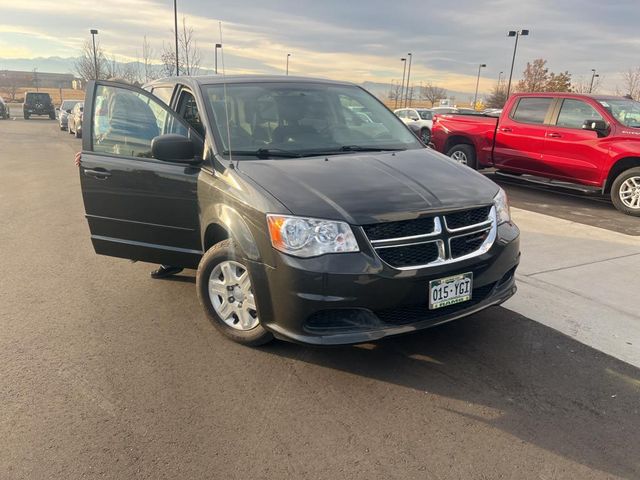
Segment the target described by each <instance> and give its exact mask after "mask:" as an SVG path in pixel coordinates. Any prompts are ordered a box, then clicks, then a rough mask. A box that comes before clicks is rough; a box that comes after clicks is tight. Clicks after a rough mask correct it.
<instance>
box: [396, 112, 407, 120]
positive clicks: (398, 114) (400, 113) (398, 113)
mask: <svg viewBox="0 0 640 480" xmlns="http://www.w3.org/2000/svg"><path fill="white" fill-rule="evenodd" d="M396 115H397V116H398V117H399V118H407V111H406V110H398V111H397V112H396Z"/></svg>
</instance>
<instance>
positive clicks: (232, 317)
mask: <svg viewBox="0 0 640 480" xmlns="http://www.w3.org/2000/svg"><path fill="white" fill-rule="evenodd" d="M246 263H247V262H246V260H245V259H244V258H242V254H241V252H240V250H239V249H238V248H237V247H236V245H235V244H234V242H233V241H232V240H229V239H227V240H223V241H222V242H220V243H217V244H216V245H214V246H213V247H211V248H210V249H209V250H208V251H207V253H205V254H204V256H203V257H202V260H201V261H200V265H199V266H198V272H197V274H196V288H197V291H198V298H199V299H200V304H201V305H202V307H203V308H204V311H205V313H206V315H207V317H208V318H209V321H210V322H211V323H212V324H213V326H214V327H216V328H217V329H218V330H219V331H220V332H222V333H223V334H224V335H225V336H227V337H229V338H230V339H231V340H234V341H236V342H238V343H242V344H244V345H249V346H252V347H255V346H258V345H263V344H265V343H267V342H270V341H271V340H272V339H273V335H272V334H271V333H270V332H268V331H267V330H265V329H264V327H263V326H262V325H261V324H260V319H259V317H258V310H257V306H256V300H255V296H254V288H255V286H254V285H253V284H252V282H251V276H250V274H249V270H248V269H247V266H246Z"/></svg>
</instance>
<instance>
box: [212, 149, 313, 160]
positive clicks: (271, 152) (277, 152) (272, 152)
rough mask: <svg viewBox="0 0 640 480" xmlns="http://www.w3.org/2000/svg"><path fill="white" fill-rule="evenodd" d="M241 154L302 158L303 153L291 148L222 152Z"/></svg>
mask: <svg viewBox="0 0 640 480" xmlns="http://www.w3.org/2000/svg"><path fill="white" fill-rule="evenodd" d="M229 153H231V154H232V155H240V156H251V157H257V158H260V159H267V158H270V157H279V158H300V157H302V155H300V154H299V153H296V152H292V151H290V150H283V149H280V148H258V149H257V150H231V152H229V150H225V151H224V152H222V154H223V155H229Z"/></svg>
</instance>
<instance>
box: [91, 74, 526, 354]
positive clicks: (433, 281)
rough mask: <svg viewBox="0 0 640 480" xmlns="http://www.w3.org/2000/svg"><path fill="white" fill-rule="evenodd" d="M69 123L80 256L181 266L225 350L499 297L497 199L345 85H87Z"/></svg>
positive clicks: (504, 239)
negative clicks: (83, 233) (77, 159)
mask: <svg viewBox="0 0 640 480" xmlns="http://www.w3.org/2000/svg"><path fill="white" fill-rule="evenodd" d="M360 112H364V113H366V117H367V118H366V119H364V117H363V115H360V114H359V113H360ZM84 122H85V125H84V130H85V131H84V136H83V153H82V155H83V156H82V165H81V168H80V175H81V185H82V194H83V198H84V204H85V209H86V218H87V220H88V223H89V228H90V231H91V240H92V242H93V245H94V248H95V250H96V252H97V253H99V254H103V255H110V256H115V257H122V258H128V259H132V260H140V261H146V262H155V263H162V264H168V265H175V266H181V267H185V268H194V269H197V278H196V285H197V293H198V296H199V299H200V301H201V303H202V305H203V307H204V311H205V313H206V314H207V316H208V317H209V319H210V320H211V322H212V323H213V325H215V326H216V327H217V328H218V329H220V331H222V332H223V333H224V334H225V335H227V336H228V337H230V338H232V339H234V340H236V341H238V342H241V343H244V344H247V345H259V344H262V343H265V342H267V341H269V340H270V339H272V338H273V337H278V338H283V339H288V340H293V341H297V342H303V343H310V344H320V345H331V344H346V343H359V342H365V341H370V340H375V339H379V338H382V337H385V336H388V335H395V334H401V333H407V332H411V331H415V330H419V329H423V328H426V327H430V326H433V325H436V324H440V323H443V322H447V321H450V320H454V319H457V318H460V317H463V316H466V315H469V314H472V313H474V312H477V311H479V310H482V309H484V308H486V307H489V306H493V305H498V304H500V303H502V302H504V301H505V300H507V299H508V298H509V297H511V296H512V295H513V294H514V293H515V291H516V286H515V276H514V274H515V269H516V267H517V265H518V262H519V258H520V250H519V231H518V228H517V227H516V226H515V225H514V224H513V222H512V221H511V218H510V213H509V207H508V204H507V199H506V196H505V194H504V192H503V191H502V190H501V189H500V188H499V187H498V186H497V185H496V184H495V183H493V182H491V181H490V180H488V179H487V178H485V177H483V176H482V175H480V174H478V173H477V172H475V171H473V170H471V169H470V168H467V167H465V166H463V165H460V164H458V163H456V162H454V161H453V160H451V159H450V158H448V157H446V156H444V155H441V154H439V153H436V152H434V151H433V150H431V149H429V148H426V147H425V145H424V144H423V143H421V142H420V141H419V140H418V139H417V138H416V137H415V136H414V135H413V134H412V133H411V131H410V130H409V129H408V128H407V127H406V126H405V125H404V124H403V123H402V122H401V121H400V120H399V119H398V118H397V117H396V116H395V115H394V114H393V113H392V112H391V111H389V110H388V109H387V108H386V107H385V106H384V105H383V104H382V103H381V102H380V101H378V100H377V99H376V98H375V97H373V96H372V95H371V94H369V93H368V92H366V91H365V90H364V89H362V88H361V87H359V86H356V85H353V84H349V83H344V82H334V81H328V80H317V79H307V78H295V77H258V76H238V77H226V79H223V78H222V77H218V76H215V77H176V78H170V79H164V80H158V81H156V82H154V83H152V84H149V85H147V86H146V87H145V88H144V89H141V88H137V87H134V86H131V85H127V84H123V83H117V82H109V81H97V82H89V84H88V85H87V94H86V100H85V117H84Z"/></svg>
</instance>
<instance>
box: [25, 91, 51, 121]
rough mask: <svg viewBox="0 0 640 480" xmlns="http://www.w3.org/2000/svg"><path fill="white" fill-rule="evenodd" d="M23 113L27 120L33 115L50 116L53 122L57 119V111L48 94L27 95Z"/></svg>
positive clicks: (30, 93) (32, 93) (28, 93)
mask: <svg viewBox="0 0 640 480" xmlns="http://www.w3.org/2000/svg"><path fill="white" fill-rule="evenodd" d="M22 113H23V115H24V119H25V120H28V119H29V117H30V116H31V115H48V116H49V118H50V119H51V120H55V119H56V109H55V107H54V106H53V102H52V101H51V97H50V96H49V94H48V93H42V92H27V93H25V94H24V103H23V104H22Z"/></svg>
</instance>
